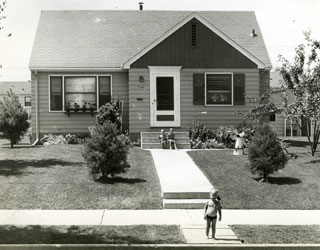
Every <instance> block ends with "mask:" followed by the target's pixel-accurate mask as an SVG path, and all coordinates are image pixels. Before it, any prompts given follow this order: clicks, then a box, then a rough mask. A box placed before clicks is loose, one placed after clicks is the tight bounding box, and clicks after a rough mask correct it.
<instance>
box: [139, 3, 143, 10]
mask: <svg viewBox="0 0 320 250" xmlns="http://www.w3.org/2000/svg"><path fill="white" fill-rule="evenodd" d="M139 9H140V10H143V2H140V3H139Z"/></svg>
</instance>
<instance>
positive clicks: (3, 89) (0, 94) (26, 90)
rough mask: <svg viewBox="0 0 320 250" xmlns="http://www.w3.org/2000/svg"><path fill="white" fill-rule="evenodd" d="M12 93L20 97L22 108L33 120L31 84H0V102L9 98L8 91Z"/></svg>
mask: <svg viewBox="0 0 320 250" xmlns="http://www.w3.org/2000/svg"><path fill="white" fill-rule="evenodd" d="M10 89H12V91H13V92H14V93H15V94H16V95H17V96H18V97H19V101H20V103H21V105H22V107H24V108H25V110H26V111H27V113H28V118H29V119H31V82H28V81H27V82H0V100H3V98H4V97H5V96H8V93H7V92H8V91H10Z"/></svg>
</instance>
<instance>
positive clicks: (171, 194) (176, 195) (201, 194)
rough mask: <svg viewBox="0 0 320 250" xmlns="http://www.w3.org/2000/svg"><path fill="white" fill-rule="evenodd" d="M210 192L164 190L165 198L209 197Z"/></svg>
mask: <svg viewBox="0 0 320 250" xmlns="http://www.w3.org/2000/svg"><path fill="white" fill-rule="evenodd" d="M209 194H210V192H163V194H162V196H163V198H164V199H209Z"/></svg>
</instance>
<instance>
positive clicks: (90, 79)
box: [64, 76, 97, 109]
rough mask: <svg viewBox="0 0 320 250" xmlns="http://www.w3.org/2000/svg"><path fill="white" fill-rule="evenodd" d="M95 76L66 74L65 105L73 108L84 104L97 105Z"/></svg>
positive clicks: (78, 107)
mask: <svg viewBox="0 0 320 250" xmlns="http://www.w3.org/2000/svg"><path fill="white" fill-rule="evenodd" d="M96 80H97V79H96V77H95V76H81V77H78V76H77V77H73V76H71V77H70V76H65V77H64V88H65V105H67V106H68V107H69V108H71V109H80V108H82V107H84V106H86V107H87V106H88V108H89V107H90V106H93V107H94V109H96V107H97V106H96V105H97V92H96V88H97V83H96Z"/></svg>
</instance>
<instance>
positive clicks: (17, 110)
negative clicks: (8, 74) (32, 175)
mask: <svg viewBox="0 0 320 250" xmlns="http://www.w3.org/2000/svg"><path fill="white" fill-rule="evenodd" d="M29 126H30V125H29V122H28V113H27V111H26V110H25V109H24V108H23V107H22V105H21V103H20V102H19V97H18V96H17V95H16V94H15V93H14V92H13V91H12V90H10V91H8V96H6V97H4V99H3V101H0V132H3V137H4V138H6V139H8V140H10V145H11V148H13V145H14V144H17V143H18V142H19V141H20V140H21V137H22V136H23V135H24V134H25V133H26V132H27V130H28V128H29Z"/></svg>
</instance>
